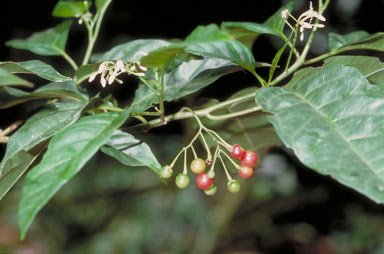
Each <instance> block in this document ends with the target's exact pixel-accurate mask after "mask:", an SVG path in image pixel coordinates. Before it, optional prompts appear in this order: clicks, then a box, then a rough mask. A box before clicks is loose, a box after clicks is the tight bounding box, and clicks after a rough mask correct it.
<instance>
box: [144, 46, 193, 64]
mask: <svg viewBox="0 0 384 254" xmlns="http://www.w3.org/2000/svg"><path fill="white" fill-rule="evenodd" d="M185 47H186V44H184V43H172V44H170V45H168V46H164V47H161V48H159V49H156V50H153V51H151V52H150V53H149V54H148V55H147V56H144V57H143V58H142V59H141V64H142V65H144V66H146V67H148V68H163V67H164V66H166V65H167V64H168V63H169V62H170V61H171V60H172V58H174V57H175V56H176V55H177V54H179V53H180V52H182V51H183V50H184V48H185Z"/></svg>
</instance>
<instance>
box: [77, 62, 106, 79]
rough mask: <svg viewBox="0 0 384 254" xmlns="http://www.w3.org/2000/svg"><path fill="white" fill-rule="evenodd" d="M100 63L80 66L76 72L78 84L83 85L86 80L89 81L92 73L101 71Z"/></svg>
mask: <svg viewBox="0 0 384 254" xmlns="http://www.w3.org/2000/svg"><path fill="white" fill-rule="evenodd" d="M99 66H100V63H93V64H86V65H82V66H80V67H79V68H78V69H77V70H76V72H75V77H74V81H75V83H76V84H81V83H82V82H83V81H84V80H86V79H88V78H89V76H91V74H92V73H94V72H96V71H97V70H98V69H99Z"/></svg>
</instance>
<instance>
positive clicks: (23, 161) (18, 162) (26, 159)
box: [0, 151, 37, 200]
mask: <svg viewBox="0 0 384 254" xmlns="http://www.w3.org/2000/svg"><path fill="white" fill-rule="evenodd" d="M36 157H37V155H35V156H32V155H31V154H29V153H27V152H25V151H19V152H18V153H17V154H15V155H14V156H13V157H12V159H10V160H8V161H7V163H6V164H5V168H4V169H5V171H6V172H8V173H6V174H3V175H1V176H0V200H2V199H3V197H4V196H5V194H7V192H8V191H9V190H10V189H11V188H12V186H13V185H15V183H16V182H17V180H19V178H20V177H21V176H22V175H23V174H24V172H25V171H26V170H27V169H28V168H29V166H30V165H31V164H32V163H33V161H34V160H35V159H36Z"/></svg>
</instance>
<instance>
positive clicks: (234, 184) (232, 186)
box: [227, 179, 240, 193]
mask: <svg viewBox="0 0 384 254" xmlns="http://www.w3.org/2000/svg"><path fill="white" fill-rule="evenodd" d="M227 188H228V190H229V191H230V192H232V193H237V192H239V191H240V182H239V181H237V180H234V179H232V180H231V181H230V182H228V185H227Z"/></svg>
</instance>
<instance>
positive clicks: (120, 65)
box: [116, 60, 125, 72]
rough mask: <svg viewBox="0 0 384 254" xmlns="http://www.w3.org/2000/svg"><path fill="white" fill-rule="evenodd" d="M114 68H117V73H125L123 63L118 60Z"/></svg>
mask: <svg viewBox="0 0 384 254" xmlns="http://www.w3.org/2000/svg"><path fill="white" fill-rule="evenodd" d="M116 67H117V69H118V70H119V71H121V72H125V66H124V63H123V61H121V60H118V61H117V62H116Z"/></svg>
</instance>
